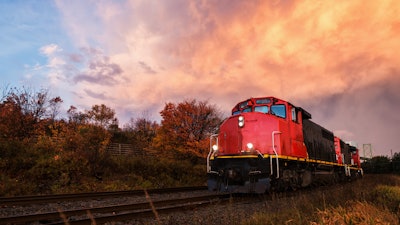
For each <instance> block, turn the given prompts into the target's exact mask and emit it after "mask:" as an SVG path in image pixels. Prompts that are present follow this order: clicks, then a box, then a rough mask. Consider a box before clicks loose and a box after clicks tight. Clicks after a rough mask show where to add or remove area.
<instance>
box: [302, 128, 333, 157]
mask: <svg viewBox="0 0 400 225" xmlns="http://www.w3.org/2000/svg"><path fill="white" fill-rule="evenodd" d="M303 134H304V144H305V145H306V147H307V152H308V157H309V158H310V159H317V160H324V161H328V162H336V154H335V146H334V135H333V133H332V132H330V131H328V130H327V129H325V128H323V127H321V126H320V125H318V124H316V123H314V122H312V121H311V120H303Z"/></svg>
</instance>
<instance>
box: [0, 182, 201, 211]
mask: <svg viewBox="0 0 400 225" xmlns="http://www.w3.org/2000/svg"><path fill="white" fill-rule="evenodd" d="M200 190H207V187H206V186H197V187H178V188H162V189H149V190H146V191H147V193H149V194H165V193H173V192H190V191H200ZM144 192H145V190H131V191H110V192H91V193H78V194H56V195H32V196H18V197H0V207H1V206H5V205H29V204H41V203H50V202H62V201H80V200H85V199H101V198H111V197H125V196H138V195H143V194H144Z"/></svg>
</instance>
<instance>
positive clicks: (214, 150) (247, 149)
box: [207, 97, 311, 192]
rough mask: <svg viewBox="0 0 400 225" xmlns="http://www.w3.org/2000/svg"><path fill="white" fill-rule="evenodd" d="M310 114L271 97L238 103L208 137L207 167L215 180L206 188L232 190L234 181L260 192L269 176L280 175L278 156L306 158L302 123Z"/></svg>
mask: <svg viewBox="0 0 400 225" xmlns="http://www.w3.org/2000/svg"><path fill="white" fill-rule="evenodd" d="M310 117H311V115H310V114H309V113H307V112H306V111H305V110H303V109H302V108H298V107H295V106H293V105H292V104H290V103H288V102H286V101H283V100H280V99H277V98H274V97H264V98H250V99H248V100H246V101H243V102H240V103H238V104H237V105H236V106H235V107H234V108H233V109H232V115H231V116H230V117H229V118H228V119H226V120H225V121H224V122H223V123H222V124H221V126H220V132H219V134H218V135H214V136H213V137H212V139H211V142H210V153H209V157H208V159H207V162H208V165H207V168H208V169H207V170H208V173H209V177H215V179H212V178H211V179H209V187H211V189H215V190H222V189H223V188H228V187H229V191H231V192H232V191H233V192H235V190H232V187H233V186H235V185H234V184H237V185H236V186H237V187H234V188H239V187H240V188H239V189H240V190H241V189H242V188H243V187H244V188H245V189H247V188H249V189H253V190H250V192H252V191H255V192H264V191H265V190H262V189H268V188H269V186H270V176H273V177H274V178H279V176H282V175H280V173H282V171H280V168H279V167H280V166H279V158H282V157H291V158H306V157H307V149H306V146H305V145H304V138H303V132H302V122H303V118H306V119H308V118H310ZM215 180H219V181H218V182H214V181H215ZM210 182H211V184H210ZM224 186H225V187H224ZM247 186H248V187H247ZM259 186H261V187H259ZM241 191H242V190H241Z"/></svg>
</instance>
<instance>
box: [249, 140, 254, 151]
mask: <svg viewBox="0 0 400 225" xmlns="http://www.w3.org/2000/svg"><path fill="white" fill-rule="evenodd" d="M253 147H254V146H253V143H250V142H249V143H247V150H253Z"/></svg>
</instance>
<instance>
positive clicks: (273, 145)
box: [269, 131, 282, 178]
mask: <svg viewBox="0 0 400 225" xmlns="http://www.w3.org/2000/svg"><path fill="white" fill-rule="evenodd" d="M281 133H282V132H280V131H272V150H273V151H274V153H275V157H276V173H277V174H276V178H279V156H278V152H277V151H276V149H275V134H281ZM269 159H270V167H271V175H272V174H273V173H274V172H273V168H272V157H271V156H270V158H269Z"/></svg>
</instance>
